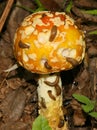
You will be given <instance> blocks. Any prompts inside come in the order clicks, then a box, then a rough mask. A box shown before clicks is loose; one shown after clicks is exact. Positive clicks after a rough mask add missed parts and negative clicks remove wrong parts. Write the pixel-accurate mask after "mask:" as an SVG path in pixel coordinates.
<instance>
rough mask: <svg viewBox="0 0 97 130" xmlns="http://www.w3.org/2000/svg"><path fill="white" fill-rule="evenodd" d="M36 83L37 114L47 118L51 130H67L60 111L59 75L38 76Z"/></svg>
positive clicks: (60, 90) (60, 85) (60, 84)
mask: <svg viewBox="0 0 97 130" xmlns="http://www.w3.org/2000/svg"><path fill="white" fill-rule="evenodd" d="M38 83H39V86H38V89H37V91H38V104H39V114H40V115H43V116H44V117H46V118H47V120H48V122H49V125H50V127H51V128H52V130H68V127H67V122H66V121H65V120H64V113H63V110H62V101H63V99H62V83H61V78H60V75H59V73H58V74H57V73H56V74H51V75H46V74H45V75H40V77H39V80H38Z"/></svg>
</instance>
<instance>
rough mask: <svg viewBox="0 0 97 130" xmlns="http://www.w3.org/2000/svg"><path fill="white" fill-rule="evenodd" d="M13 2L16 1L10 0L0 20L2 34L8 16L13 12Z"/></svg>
mask: <svg viewBox="0 0 97 130" xmlns="http://www.w3.org/2000/svg"><path fill="white" fill-rule="evenodd" d="M13 2H14V0H8V2H7V5H6V7H5V10H4V12H3V14H2V16H1V18H0V32H1V30H2V28H3V25H4V23H5V21H6V18H7V16H8V14H9V12H10V10H11V7H12V5H13Z"/></svg>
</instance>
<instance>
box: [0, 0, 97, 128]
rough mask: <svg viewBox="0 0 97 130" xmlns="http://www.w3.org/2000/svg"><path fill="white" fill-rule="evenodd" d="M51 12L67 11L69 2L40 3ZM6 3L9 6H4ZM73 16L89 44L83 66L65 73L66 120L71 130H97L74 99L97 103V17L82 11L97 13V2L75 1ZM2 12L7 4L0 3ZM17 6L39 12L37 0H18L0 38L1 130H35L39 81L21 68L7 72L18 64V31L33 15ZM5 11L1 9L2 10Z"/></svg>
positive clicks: (91, 119)
mask: <svg viewBox="0 0 97 130" xmlns="http://www.w3.org/2000/svg"><path fill="white" fill-rule="evenodd" d="M40 1H41V2H42V4H43V5H44V6H45V7H46V8H47V9H48V10H51V11H66V7H67V5H68V3H69V2H70V1H69V0H66V1H65V2H64V0H60V1H58V0H55V1H54V0H50V1H48V4H46V3H45V0H40ZM4 2H5V3H4ZM72 2H73V6H72V8H71V12H68V15H70V16H72V17H73V18H74V19H75V21H76V24H77V25H78V27H79V28H80V29H81V30H83V32H84V34H85V42H86V55H85V59H84V61H83V63H81V64H80V65H79V66H77V67H76V68H74V69H72V70H70V71H63V72H61V78H62V83H63V108H66V109H67V112H64V117H65V118H66V120H67V121H68V122H69V130H76V129H77V130H97V119H96V118H92V117H90V116H89V115H88V114H86V113H84V112H83V110H82V108H81V104H80V103H78V102H77V101H76V100H74V99H73V98H72V94H74V93H78V94H82V95H85V96H87V97H88V98H89V99H91V100H95V101H97V38H96V37H97V34H90V32H91V31H94V30H97V15H91V14H86V13H83V12H82V11H81V10H82V9H87V10H88V9H92V10H93V9H96V8H97V1H96V0H92V1H91V0H73V1H72ZM1 4H2V5H3V6H2V10H1V12H0V15H1V14H2V12H3V9H4V8H5V4H6V1H3V3H2V0H1V1H0V5H1ZM16 5H22V6H26V7H28V8H31V9H35V8H37V6H36V4H35V1H34V0H27V1H26V0H16V1H15V2H14V5H13V7H12V9H11V12H10V14H9V16H8V18H7V20H6V23H5V25H4V27H3V30H2V32H1V34H0V130H31V126H32V123H33V121H34V120H35V118H36V117H37V116H38V112H37V110H38V105H37V79H38V75H36V74H33V73H30V72H28V71H27V70H25V69H24V68H22V67H21V66H19V67H18V68H17V69H15V70H13V71H10V72H5V70H6V69H8V68H11V67H12V66H13V65H14V64H17V61H16V59H15V58H14V52H13V39H14V34H15V31H16V28H17V27H18V26H19V25H20V23H21V21H22V20H23V19H24V17H26V16H27V15H29V14H30V13H31V12H28V11H26V10H24V9H22V8H20V7H17V6H16ZM0 7H1V6H0ZM95 111H97V106H95Z"/></svg>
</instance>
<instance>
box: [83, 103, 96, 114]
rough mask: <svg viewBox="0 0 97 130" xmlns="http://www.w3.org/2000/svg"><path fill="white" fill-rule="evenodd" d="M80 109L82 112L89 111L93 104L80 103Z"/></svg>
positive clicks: (91, 109)
mask: <svg viewBox="0 0 97 130" xmlns="http://www.w3.org/2000/svg"><path fill="white" fill-rule="evenodd" d="M82 109H83V111H84V112H86V113H89V112H90V111H93V109H94V104H88V105H82Z"/></svg>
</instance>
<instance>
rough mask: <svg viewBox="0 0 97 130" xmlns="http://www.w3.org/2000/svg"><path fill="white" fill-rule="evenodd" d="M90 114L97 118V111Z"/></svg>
mask: <svg viewBox="0 0 97 130" xmlns="http://www.w3.org/2000/svg"><path fill="white" fill-rule="evenodd" d="M89 115H90V116H92V117H94V118H97V112H90V113H89Z"/></svg>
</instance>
